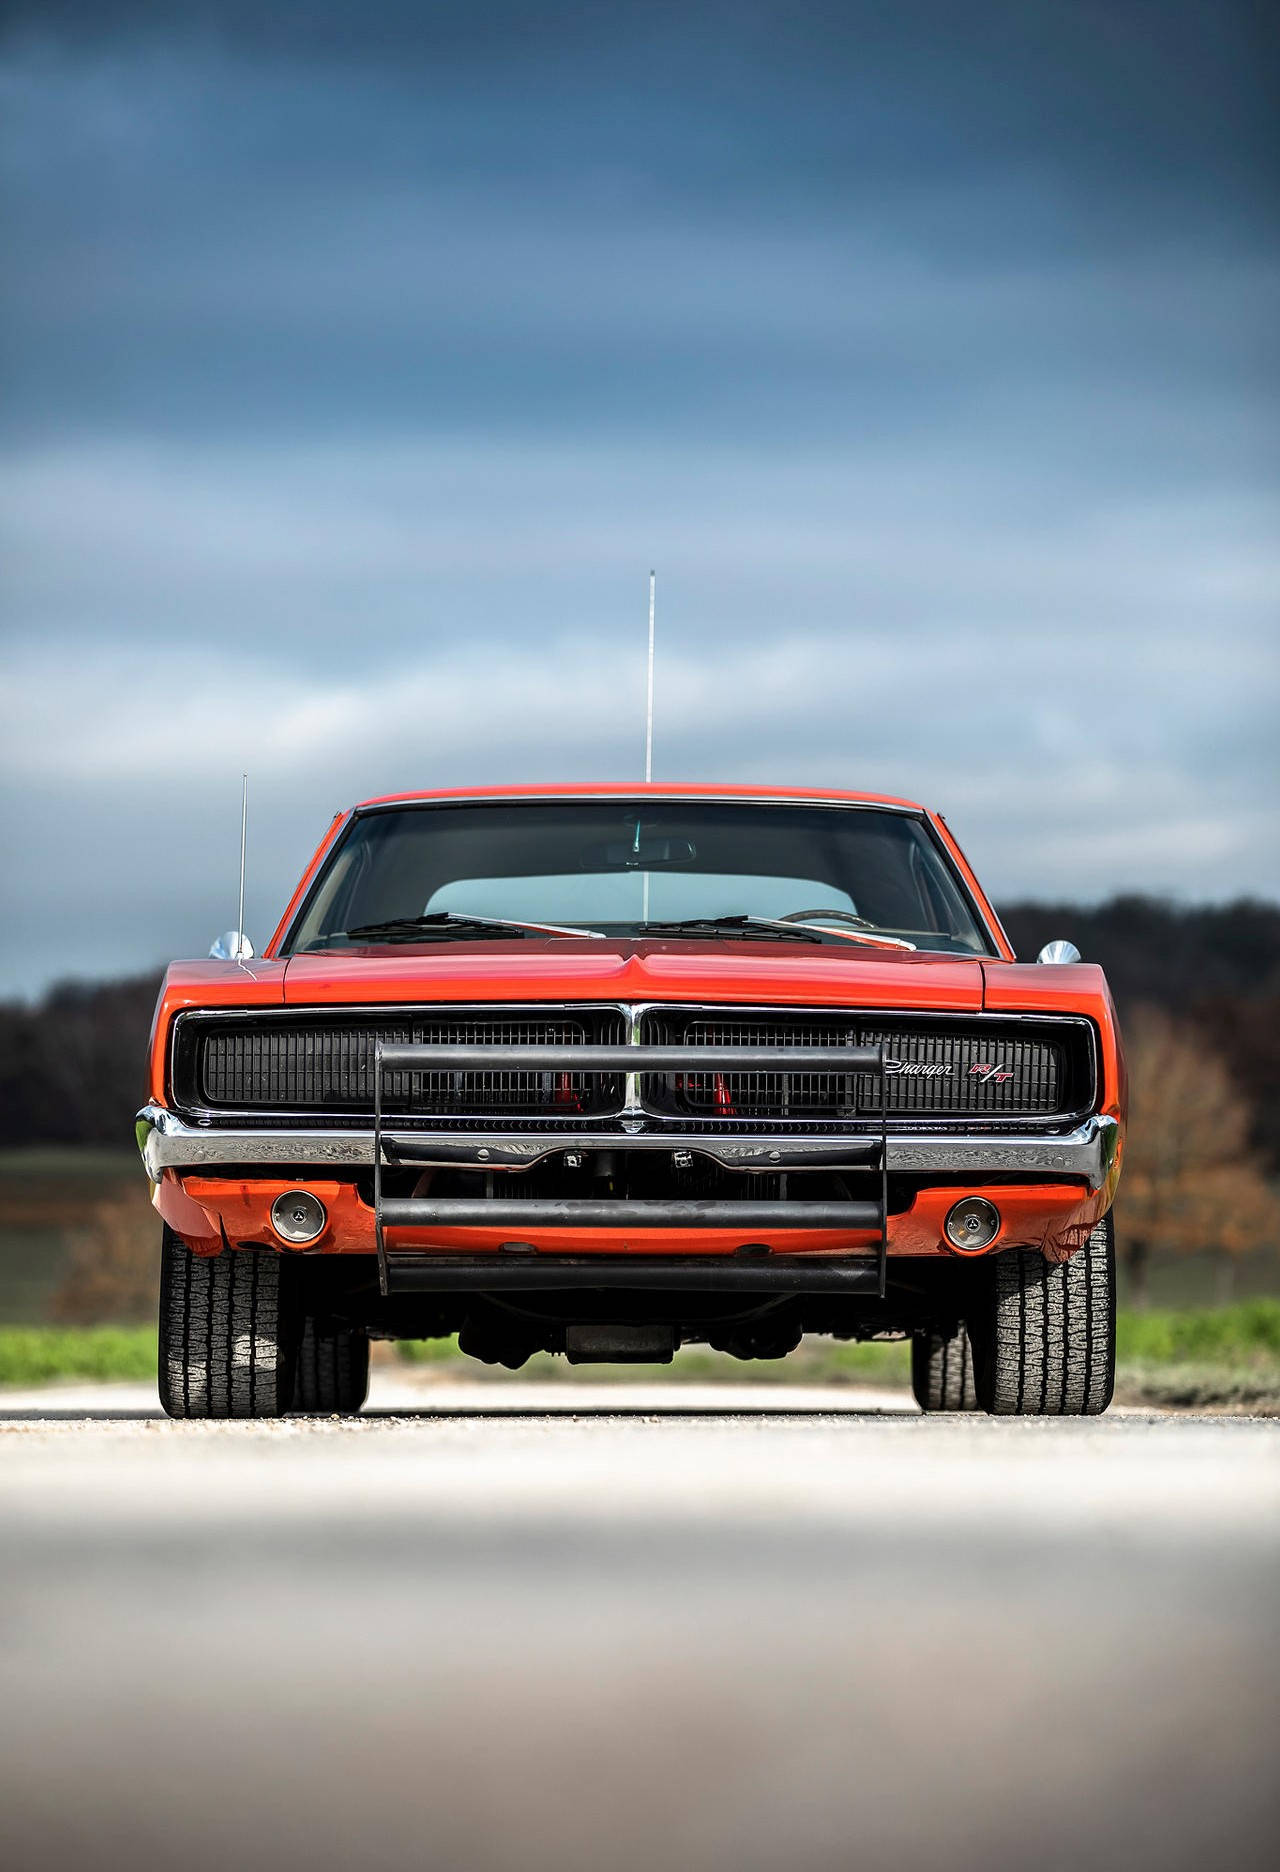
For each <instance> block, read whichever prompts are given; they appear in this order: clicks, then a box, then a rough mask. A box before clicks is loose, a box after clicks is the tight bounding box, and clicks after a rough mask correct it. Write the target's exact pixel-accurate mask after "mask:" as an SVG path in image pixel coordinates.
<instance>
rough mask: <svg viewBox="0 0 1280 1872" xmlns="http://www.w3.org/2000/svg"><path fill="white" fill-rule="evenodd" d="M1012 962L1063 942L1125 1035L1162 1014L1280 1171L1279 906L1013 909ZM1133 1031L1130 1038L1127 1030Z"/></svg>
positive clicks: (1133, 901) (1153, 901) (1009, 919)
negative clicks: (1234, 1101) (1104, 990)
mask: <svg viewBox="0 0 1280 1872" xmlns="http://www.w3.org/2000/svg"><path fill="white" fill-rule="evenodd" d="M1000 918H1001V921H1002V922H1003V924H1004V926H1005V929H1006V930H1007V932H1008V935H1009V940H1010V942H1012V944H1013V946H1014V949H1015V950H1016V951H1017V954H1018V957H1019V959H1020V960H1022V961H1027V962H1030V961H1034V959H1035V957H1036V956H1037V955H1038V954H1039V952H1040V950H1041V949H1042V948H1043V946H1044V944H1045V943H1046V942H1049V941H1051V940H1052V938H1053V937H1055V936H1066V937H1068V938H1069V939H1070V940H1071V941H1072V942H1073V943H1074V944H1075V945H1076V948H1077V949H1078V950H1079V951H1080V953H1081V955H1082V956H1084V958H1085V960H1086V961H1089V962H1100V963H1101V964H1102V966H1103V968H1104V969H1105V970H1106V971H1107V979H1108V981H1109V982H1110V983H1111V992H1112V993H1113V994H1114V996H1115V998H1116V1003H1117V1006H1118V1007H1119V1009H1120V1019H1121V1024H1122V1026H1123V1028H1124V1030H1125V1034H1126V1037H1127V1038H1128V1039H1130V1040H1131V1041H1132V1040H1135V1039H1136V1038H1137V1036H1138V1033H1139V1031H1140V1030H1141V1015H1140V1010H1142V1009H1144V1008H1149V1007H1151V1008H1159V1009H1161V1010H1162V1011H1163V1012H1164V1013H1165V1014H1167V1015H1169V1016H1170V1017H1171V1018H1172V1019H1173V1020H1174V1022H1175V1023H1177V1025H1178V1029H1179V1031H1180V1032H1181V1034H1182V1036H1183V1039H1184V1042H1185V1044H1186V1045H1187V1046H1188V1047H1189V1048H1190V1049H1191V1050H1192V1051H1196V1050H1200V1051H1202V1052H1203V1054H1204V1056H1205V1059H1206V1063H1209V1062H1213V1063H1216V1064H1220V1065H1221V1067H1222V1068H1223V1069H1224V1072H1225V1075H1226V1079H1227V1081H1228V1082H1229V1084H1230V1087H1231V1089H1232V1090H1233V1091H1234V1093H1235V1094H1236V1095H1237V1096H1238V1097H1239V1098H1240V1099H1242V1100H1243V1101H1244V1103H1245V1105H1246V1106H1247V1108H1248V1113H1249V1124H1248V1130H1249V1143H1250V1145H1251V1147H1252V1148H1253V1149H1254V1150H1256V1151H1257V1152H1258V1153H1259V1154H1260V1157H1261V1159H1262V1161H1263V1163H1264V1165H1265V1166H1266V1167H1267V1168H1268V1169H1269V1170H1270V1172H1271V1173H1272V1174H1275V1173H1277V1172H1280V905H1277V904H1269V903H1260V902H1258V901H1257V900H1256V899H1251V898H1242V899H1241V900H1240V901H1238V902H1236V903H1231V904H1221V905H1212V906H1205V905H1200V906H1193V907H1191V908H1183V907H1181V906H1179V905H1176V904H1169V903H1164V902H1161V901H1160V900H1159V899H1157V898H1152V897H1113V898H1112V899H1111V900H1110V902H1108V903H1104V904H1099V905H1098V906H1097V907H1096V908H1094V909H1082V908H1081V907H1080V906H1079V905H1078V904H1042V903H1021V904H1010V905H1008V906H1007V907H1004V908H1002V909H1001V911H1000ZM1131 1029H1132V1032H1131Z"/></svg>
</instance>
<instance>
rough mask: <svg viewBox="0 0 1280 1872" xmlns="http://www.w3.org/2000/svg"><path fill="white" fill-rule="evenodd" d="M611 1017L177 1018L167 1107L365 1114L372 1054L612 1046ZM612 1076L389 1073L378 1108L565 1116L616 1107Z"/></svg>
mask: <svg viewBox="0 0 1280 1872" xmlns="http://www.w3.org/2000/svg"><path fill="white" fill-rule="evenodd" d="M625 1038H626V1027H625V1022H624V1020H623V1017H622V1015H621V1013H619V1012H618V1011H616V1010H614V1009H611V1008H605V1009H583V1010H582V1011H578V1010H576V1009H575V1010H574V1011H573V1012H571V1013H561V1012H559V1011H557V1012H556V1013H554V1014H542V1013H537V1012H531V1013H524V1012H516V1013H509V1012H507V1011H505V1010H499V1009H486V1010H485V1011H483V1012H482V1013H478V1014H467V1013H457V1012H450V1013H448V1014H442V1013H436V1014H433V1015H431V1016H422V1017H419V1016H416V1015H415V1016H409V1015H402V1016H400V1017H399V1018H396V1019H388V1020H386V1021H382V1020H376V1019H372V1020H371V1019H369V1018H368V1017H365V1018H362V1019H358V1020H353V1019H350V1018H346V1019H344V1018H341V1017H337V1018H330V1019H325V1018H323V1017H319V1018H317V1017H316V1016H315V1015H310V1016H307V1017H305V1018H300V1019H298V1020H296V1021H295V1020H264V1021H261V1022H258V1021H235V1022H218V1021H208V1022H204V1021H201V1022H191V1021H188V1022H183V1023H182V1024H181V1027H180V1030H179V1040H178V1045H177V1051H176V1055H175V1070H174V1079H175V1099H176V1101H177V1103H178V1104H179V1105H180V1106H186V1107H188V1108H197V1109H203V1110H212V1111H243V1112H253V1111H256V1110H263V1111H268V1110H269V1111H272V1112H308V1113H310V1112H315V1113H329V1114H333V1113H337V1112H342V1113H352V1114H357V1115H362V1114H365V1113H369V1112H372V1110H373V1062H374V1048H375V1046H376V1044H377V1042H378V1041H379V1040H383V1041H388V1042H397V1043H401V1044H405V1045H415V1046H418V1045H431V1044H437V1045H476V1046H484V1045H491V1046H499V1045H508V1046H511V1045H514V1046H581V1045H587V1044H590V1043H598V1044H601V1045H620V1044H621V1043H622V1042H623V1041H624V1040H625ZM622 1098H623V1081H622V1076H621V1075H620V1074H617V1075H611V1076H606V1075H601V1074H597V1073H590V1074H588V1073H575V1072H556V1073H547V1072H439V1073H407V1072H392V1073H387V1074H386V1075H385V1076H384V1081H383V1106H384V1109H385V1110H386V1111H387V1112H390V1113H397V1114H408V1115H411V1116H414V1117H440V1118H457V1117H465V1116H470V1115H473V1114H477V1115H492V1116H495V1117H510V1118H522V1117H523V1118H528V1117H538V1118H547V1119H563V1120H566V1121H568V1122H570V1123H572V1122H573V1121H575V1120H580V1119H582V1118H591V1117H599V1116H601V1115H602V1114H605V1113H608V1112H613V1111H616V1110H617V1109H618V1108H619V1106H620V1105H621V1103H622Z"/></svg>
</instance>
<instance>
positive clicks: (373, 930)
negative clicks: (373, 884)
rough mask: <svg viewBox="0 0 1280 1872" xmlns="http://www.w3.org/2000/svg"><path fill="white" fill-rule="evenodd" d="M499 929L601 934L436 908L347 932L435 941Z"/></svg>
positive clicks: (387, 938) (389, 939) (546, 933)
mask: <svg viewBox="0 0 1280 1872" xmlns="http://www.w3.org/2000/svg"><path fill="white" fill-rule="evenodd" d="M493 930H500V931H501V932H502V934H503V935H504V936H512V935H514V936H599V935H600V934H601V933H602V932H601V931H600V930H593V929H578V928H576V927H575V926H574V925H573V924H570V923H515V922H512V921H510V920H509V919H508V918H506V917H486V916H464V915H463V914H462V913H461V912H460V911H455V910H436V911H434V912H433V913H432V914H431V915H430V916H418V917H393V918H392V919H391V920H390V922H387V923H361V924H359V925H358V926H357V927H356V928H355V929H349V930H345V931H344V932H343V934H344V935H346V936H349V937H358V938H361V939H363V940H365V941H368V942H388V943H394V942H434V941H435V940H437V939H438V938H443V939H444V940H445V941H448V940H449V939H450V938H451V937H467V936H483V935H485V934H486V932H491V931H493Z"/></svg>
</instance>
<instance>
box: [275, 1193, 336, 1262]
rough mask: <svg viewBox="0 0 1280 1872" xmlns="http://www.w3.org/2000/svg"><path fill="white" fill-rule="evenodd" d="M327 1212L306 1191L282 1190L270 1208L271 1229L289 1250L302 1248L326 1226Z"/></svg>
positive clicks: (316, 1198)
mask: <svg viewBox="0 0 1280 1872" xmlns="http://www.w3.org/2000/svg"><path fill="white" fill-rule="evenodd" d="M328 1221H329V1212H328V1210H327V1209H326V1208H325V1206H324V1204H323V1203H322V1202H321V1200H320V1198H319V1197H318V1196H313V1195H312V1193H311V1191H310V1190H305V1189H291V1190H285V1191H283V1193H282V1194H281V1195H279V1196H277V1197H276V1199H275V1201H274V1202H273V1203H272V1205H271V1226H272V1228H273V1229H274V1230H275V1232H276V1234H277V1235H278V1236H279V1237H280V1239H281V1241H282V1242H287V1243H288V1245H289V1247H290V1248H305V1247H306V1245H307V1243H308V1242H313V1241H316V1240H317V1239H318V1238H319V1237H320V1236H321V1235H323V1234H324V1231H325V1228H326V1227H327V1226H328Z"/></svg>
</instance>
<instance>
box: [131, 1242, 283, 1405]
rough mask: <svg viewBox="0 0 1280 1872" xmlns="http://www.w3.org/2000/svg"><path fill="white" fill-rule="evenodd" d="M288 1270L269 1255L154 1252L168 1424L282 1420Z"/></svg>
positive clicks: (176, 1249) (165, 1248) (166, 1246)
mask: <svg viewBox="0 0 1280 1872" xmlns="http://www.w3.org/2000/svg"><path fill="white" fill-rule="evenodd" d="M295 1271H296V1270H295V1269H294V1268H293V1267H292V1266H291V1265H287V1264H286V1263H285V1262H284V1261H283V1259H282V1257H281V1256H280V1255H278V1254H276V1253H275V1252H274V1251H273V1250H272V1249H270V1248H224V1249H223V1251H222V1253H221V1254H218V1255H196V1254H192V1252H191V1250H190V1249H189V1248H188V1247H187V1245H186V1243H185V1242H184V1241H183V1240H182V1238H181V1236H178V1235H175V1234H174V1232H173V1230H172V1229H170V1228H166V1229H165V1231H164V1239H163V1243H162V1245H161V1251H160V1358H159V1382H160V1403H161V1406H162V1407H163V1409H164V1410H165V1412H166V1413H167V1414H168V1415H169V1416H170V1417H280V1416H282V1415H283V1414H284V1412H285V1411H287V1410H288V1409H289V1408H290V1405H291V1403H292V1400H293V1387H294V1369H295V1366H296V1363H297V1352H298V1337H299V1331H300V1325H301V1321H300V1319H299V1317H298V1313H297V1308H296V1305H295V1304H294V1300H295V1295H294V1282H293V1279H292V1276H293V1274H294V1273H295Z"/></svg>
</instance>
